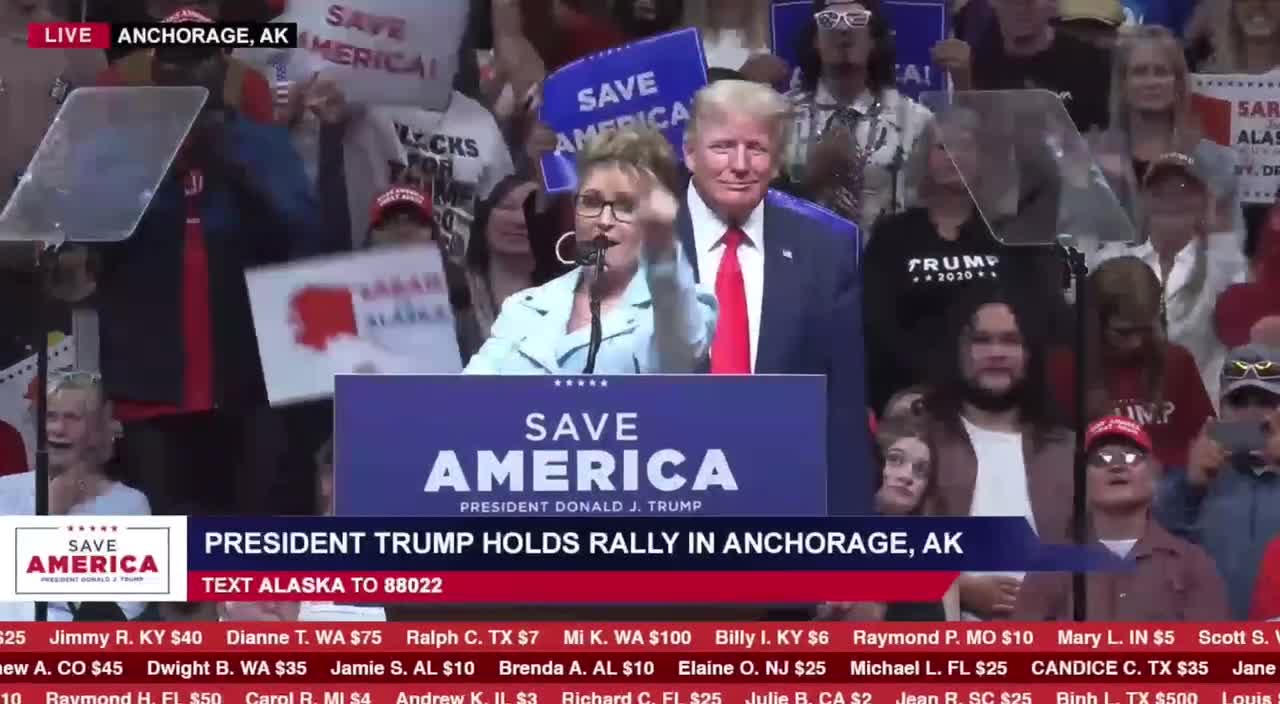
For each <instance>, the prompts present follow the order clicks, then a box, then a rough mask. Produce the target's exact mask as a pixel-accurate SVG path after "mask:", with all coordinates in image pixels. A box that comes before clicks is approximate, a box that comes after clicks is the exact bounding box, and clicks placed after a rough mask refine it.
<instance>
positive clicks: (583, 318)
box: [465, 127, 716, 374]
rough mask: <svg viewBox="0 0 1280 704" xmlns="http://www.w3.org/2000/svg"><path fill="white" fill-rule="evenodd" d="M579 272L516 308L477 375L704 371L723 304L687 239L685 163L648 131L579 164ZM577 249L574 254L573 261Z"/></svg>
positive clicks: (529, 295)
mask: <svg viewBox="0 0 1280 704" xmlns="http://www.w3.org/2000/svg"><path fill="white" fill-rule="evenodd" d="M577 169H578V191H577V193H576V194H575V195H574V201H573V202H574V230H573V232H570V233H566V234H565V235H564V237H562V238H561V239H560V241H559V242H558V243H557V256H559V257H560V258H561V260H562V261H565V262H566V263H568V262H573V263H576V264H577V265H578V266H577V267H576V268H574V269H571V270H570V271H569V272H568V273H566V274H563V275H561V276H559V277H557V278H555V279H552V280H551V281H549V282H547V283H545V284H543V285H541V286H538V287H535V288H530V289H526V290H524V291H520V292H518V293H516V294H515V295H513V296H510V297H509V298H507V300H506V301H505V302H504V303H503V305H502V310H501V312H500V313H499V314H498V318H497V320H495V321H494V323H493V327H492V330H491V333H490V336H489V338H488V340H486V341H485V343H484V345H483V346H482V347H481V348H480V351H479V352H477V353H476V354H475V356H473V357H472V358H471V361H470V363H468V364H467V367H466V370H465V373H468V374H577V373H596V374H652V373H660V374H679V373H690V372H694V371H697V370H698V369H700V368H705V367H706V365H707V362H708V359H709V356H710V349H711V338H712V336H713V334H714V331H715V324H716V304H715V298H714V297H713V296H712V295H710V294H709V293H705V292H699V291H698V290H697V288H696V284H695V281H694V274H693V268H692V266H691V265H690V263H689V259H688V256H687V255H686V253H684V252H683V251H681V247H680V243H679V240H678V239H677V237H676V229H675V227H676V226H675V221H676V213H677V210H678V207H679V206H678V204H677V202H676V199H675V198H674V197H673V196H672V193H673V192H676V191H677V190H678V188H679V185H680V183H679V171H678V169H677V166H676V158H675V153H674V151H673V150H672V148H671V145H670V144H669V143H668V142H667V140H666V138H665V137H663V136H662V134H661V133H660V132H658V131H656V130H653V129H651V128H648V127H627V128H624V129H620V130H617V131H615V132H610V133H608V134H603V135H600V136H599V137H597V138H595V139H594V140H592V142H591V143H590V144H588V145H587V146H586V147H585V148H583V149H582V150H581V151H579V152H578V154H577ZM570 250H572V251H571V252H570Z"/></svg>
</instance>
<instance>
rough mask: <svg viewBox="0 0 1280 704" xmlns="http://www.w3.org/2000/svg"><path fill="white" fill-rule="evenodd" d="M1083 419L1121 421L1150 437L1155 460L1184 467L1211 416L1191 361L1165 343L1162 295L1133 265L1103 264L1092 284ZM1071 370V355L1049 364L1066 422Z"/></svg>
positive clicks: (1071, 404) (1138, 263)
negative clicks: (1085, 416)
mask: <svg viewBox="0 0 1280 704" xmlns="http://www.w3.org/2000/svg"><path fill="white" fill-rule="evenodd" d="M1087 285H1088V287H1089V296H1088V299H1087V300H1088V304H1089V316H1088V320H1087V325H1088V328H1087V337H1086V344H1087V345H1088V357H1087V359H1088V363H1089V366H1088V368H1087V369H1086V370H1085V389H1086V392H1085V393H1086V399H1085V403H1086V411H1087V412H1088V414H1089V417H1090V418H1100V417H1104V416H1125V417H1127V418H1130V419H1131V420H1133V421H1134V422H1136V423H1138V424H1139V425H1141V426H1142V428H1143V430H1145V431H1146V432H1147V434H1148V435H1150V436H1151V440H1152V443H1153V445H1154V452H1155V456H1156V458H1157V459H1159V460H1160V462H1161V463H1162V464H1163V465H1165V466H1179V467H1180V466H1183V465H1185V464H1186V460H1187V448H1188V447H1189V446H1190V439H1191V438H1193V437H1195V435H1196V433H1197V432H1199V430H1200V428H1201V427H1203V426H1204V422H1205V419H1206V418H1209V417H1210V416H1212V415H1213V402H1212V401H1211V400H1210V399H1209V394H1208V393H1207V392H1206V391H1205V389H1204V383H1203V382H1202V381H1201V379H1200V373H1199V371H1198V370H1197V368H1196V362H1195V359H1194V358H1192V356H1191V353H1190V352H1188V351H1187V350H1186V349H1185V348H1184V347H1182V346H1180V345H1176V344H1173V343H1171V342H1169V340H1168V339H1167V338H1166V336H1165V323H1164V290H1163V287H1162V286H1161V285H1160V279H1159V278H1157V277H1156V275H1155V272H1154V271H1152V270H1151V267H1149V266H1147V264H1146V262H1144V261H1142V260H1141V259H1138V258H1137V257H1119V258H1117V259H1111V260H1108V261H1107V262H1105V263H1103V264H1102V266H1100V267H1098V268H1097V270H1095V271H1094V272H1093V273H1092V274H1090V276H1089V281H1088V284H1087ZM1075 374H1076V363H1075V359H1074V356H1073V355H1072V354H1071V352H1070V351H1069V350H1061V351H1059V352H1057V353H1055V354H1054V355H1053V356H1052V357H1050V361H1049V380H1050V383H1051V384H1053V387H1054V393H1055V395H1056V397H1057V399H1058V401H1059V403H1060V404H1061V405H1062V411H1063V417H1070V414H1071V412H1072V409H1073V408H1075Z"/></svg>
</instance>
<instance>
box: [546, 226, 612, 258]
mask: <svg viewBox="0 0 1280 704" xmlns="http://www.w3.org/2000/svg"><path fill="white" fill-rule="evenodd" d="M574 234H575V233H573V232H566V233H564V234H563V235H561V236H560V239H559V241H557V242H556V259H559V260H560V263H561V264H564V265H565V266H575V265H576V266H595V265H596V264H597V263H598V262H599V261H600V260H601V259H602V258H603V257H604V253H605V250H607V249H609V248H610V247H615V246H617V244H618V242H617V241H616V240H612V239H609V238H608V237H606V236H604V235H596V236H595V237H593V238H592V239H591V240H590V241H588V242H586V243H581V242H579V241H578V239H577V237H575V236H574Z"/></svg>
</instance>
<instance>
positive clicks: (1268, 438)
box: [1156, 345, 1280, 619]
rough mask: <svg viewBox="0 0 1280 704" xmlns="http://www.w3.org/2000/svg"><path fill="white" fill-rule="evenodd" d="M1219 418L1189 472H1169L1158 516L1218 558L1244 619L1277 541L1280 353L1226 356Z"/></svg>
mask: <svg viewBox="0 0 1280 704" xmlns="http://www.w3.org/2000/svg"><path fill="white" fill-rule="evenodd" d="M1221 416H1222V417H1221V419H1220V420H1216V421H1215V420H1212V419H1211V420H1210V421H1209V422H1208V423H1206V424H1205V427H1204V429H1202V430H1201V432H1200V435H1199V437H1197V438H1196V439H1195V440H1194V441H1193V442H1192V444H1191V450H1190V452H1189V453H1188V457H1189V459H1188V461H1187V467H1186V468H1185V469H1180V468H1179V469H1171V470H1170V471H1168V472H1167V473H1166V475H1165V479H1164V482H1163V485H1162V486H1161V491H1160V497H1159V499H1158V500H1157V502H1156V509H1157V516H1158V518H1159V519H1160V521H1161V522H1162V523H1163V524H1164V525H1165V527H1167V528H1168V529H1169V530H1170V531H1172V532H1174V533H1176V534H1179V535H1182V536H1184V537H1187V538H1189V539H1191V540H1193V541H1195V542H1196V543H1198V544H1200V545H1201V546H1203V547H1204V548H1205V550H1207V551H1208V552H1209V554H1210V555H1211V556H1212V557H1213V558H1214V560H1215V561H1216V562H1217V565H1218V570H1219V571H1220V572H1221V573H1222V575H1223V577H1224V578H1225V579H1226V581H1227V590H1228V592H1227V593H1228V596H1229V598H1230V603H1231V615H1232V617H1233V618H1237V619H1244V618H1247V617H1248V614H1249V603H1250V599H1251V597H1252V594H1253V589H1254V582H1255V581H1256V579H1257V575H1258V569H1259V566H1260V565H1261V564H1262V557H1263V553H1264V551H1265V549H1266V546H1267V543H1268V542H1269V541H1271V540H1272V539H1273V538H1275V537H1277V536H1280V436H1278V434H1280V349H1277V348H1274V347H1266V346H1263V345H1246V346H1244V347H1238V348H1236V349H1234V350H1232V351H1231V352H1230V353H1229V354H1228V355H1227V361H1226V364H1225V365H1223V369H1222V397H1221Z"/></svg>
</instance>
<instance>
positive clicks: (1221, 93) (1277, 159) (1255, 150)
mask: <svg viewBox="0 0 1280 704" xmlns="http://www.w3.org/2000/svg"><path fill="white" fill-rule="evenodd" d="M1191 90H1192V95H1191V105H1192V107H1193V108H1194V109H1195V111H1196V115H1197V117H1199V118H1200V129H1201V130H1202V133H1203V136H1204V138H1205V139H1208V140H1210V141H1212V142H1214V143H1215V144H1219V145H1221V146H1224V147H1228V148H1230V149H1232V150H1234V151H1235V154H1236V163H1237V166H1236V169H1237V171H1236V173H1237V174H1238V175H1239V177H1240V186H1239V191H1238V192H1239V196H1240V200H1241V201H1243V202H1245V203H1266V204H1268V205H1270V204H1271V203H1274V202H1275V200H1276V194H1277V193H1278V192H1280V139H1277V138H1276V137H1277V134H1276V131H1275V124H1276V106H1277V105H1280V71H1271V72H1269V73H1264V74H1261V75H1247V74H1242V75H1225V76H1224V75H1213V74H1195V75H1192V76H1191Z"/></svg>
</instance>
